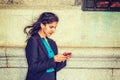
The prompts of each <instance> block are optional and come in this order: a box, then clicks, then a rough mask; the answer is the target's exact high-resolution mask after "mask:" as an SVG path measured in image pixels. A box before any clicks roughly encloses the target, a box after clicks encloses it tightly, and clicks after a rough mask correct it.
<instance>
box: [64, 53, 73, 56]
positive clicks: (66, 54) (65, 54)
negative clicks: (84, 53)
mask: <svg viewBox="0 0 120 80" xmlns="http://www.w3.org/2000/svg"><path fill="white" fill-rule="evenodd" d="M71 54H72V53H71V52H65V53H63V55H64V56H68V55H69V56H70V55H71Z"/></svg>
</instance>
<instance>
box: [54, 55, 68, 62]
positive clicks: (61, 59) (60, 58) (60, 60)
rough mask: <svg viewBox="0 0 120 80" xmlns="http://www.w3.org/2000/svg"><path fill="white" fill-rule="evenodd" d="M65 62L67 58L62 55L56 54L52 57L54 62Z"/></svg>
mask: <svg viewBox="0 0 120 80" xmlns="http://www.w3.org/2000/svg"><path fill="white" fill-rule="evenodd" d="M65 60H67V56H64V55H63V54H57V55H55V56H54V61H55V62H64V61H65Z"/></svg>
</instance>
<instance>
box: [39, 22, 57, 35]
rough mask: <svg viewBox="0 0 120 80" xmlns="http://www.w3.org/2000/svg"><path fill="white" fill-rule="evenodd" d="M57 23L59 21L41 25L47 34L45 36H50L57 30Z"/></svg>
mask: <svg viewBox="0 0 120 80" xmlns="http://www.w3.org/2000/svg"><path fill="white" fill-rule="evenodd" d="M57 23H58V22H56V21H54V22H52V23H50V24H46V25H43V24H42V25H41V28H42V31H43V33H44V34H45V36H50V35H52V34H53V33H54V32H55V30H56V26H57Z"/></svg>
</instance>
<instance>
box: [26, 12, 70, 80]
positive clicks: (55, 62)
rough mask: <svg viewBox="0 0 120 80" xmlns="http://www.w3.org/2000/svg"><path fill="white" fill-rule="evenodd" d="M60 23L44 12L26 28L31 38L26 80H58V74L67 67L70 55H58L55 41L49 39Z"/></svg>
mask: <svg viewBox="0 0 120 80" xmlns="http://www.w3.org/2000/svg"><path fill="white" fill-rule="evenodd" d="M58 21H59V19H58V17H57V16H56V15H55V14H54V13H51V12H44V13H42V14H41V15H40V17H39V18H38V20H37V21H36V22H35V23H34V24H33V25H32V26H27V27H25V29H24V32H25V33H26V34H27V35H28V36H29V38H28V39H27V45H26V48H25V51H26V58H27V62H28V72H27V76H26V80H56V72H57V71H59V70H60V69H62V68H63V67H65V66H66V60H67V59H68V58H69V57H70V55H68V56H64V55H63V54H58V48H57V45H56V43H55V41H53V40H52V39H50V38H49V36H50V35H52V34H53V33H54V32H55V29H56V27H57V23H58ZM27 29H29V31H28V30H27Z"/></svg>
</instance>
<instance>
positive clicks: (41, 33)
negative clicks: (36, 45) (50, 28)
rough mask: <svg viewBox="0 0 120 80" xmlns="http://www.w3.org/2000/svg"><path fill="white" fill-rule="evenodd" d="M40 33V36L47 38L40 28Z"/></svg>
mask: <svg viewBox="0 0 120 80" xmlns="http://www.w3.org/2000/svg"><path fill="white" fill-rule="evenodd" d="M38 34H39V35H40V37H43V38H46V35H45V33H44V32H43V31H42V30H39V31H38Z"/></svg>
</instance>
